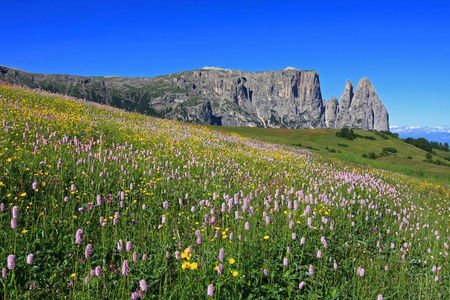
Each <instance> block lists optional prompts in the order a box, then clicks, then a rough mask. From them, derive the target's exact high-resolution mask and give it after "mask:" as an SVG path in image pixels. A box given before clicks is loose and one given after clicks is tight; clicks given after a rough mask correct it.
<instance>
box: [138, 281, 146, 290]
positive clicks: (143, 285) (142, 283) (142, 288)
mask: <svg viewBox="0 0 450 300" xmlns="http://www.w3.org/2000/svg"><path fill="white" fill-rule="evenodd" d="M139 286H140V287H141V291H142V292H145V291H147V282H145V280H144V279H142V280H139Z"/></svg>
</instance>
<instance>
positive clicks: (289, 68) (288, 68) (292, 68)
mask: <svg viewBox="0 0 450 300" xmlns="http://www.w3.org/2000/svg"><path fill="white" fill-rule="evenodd" d="M285 70H298V69H297V68H294V67H290V66H289V67H287V68H286V69H285Z"/></svg>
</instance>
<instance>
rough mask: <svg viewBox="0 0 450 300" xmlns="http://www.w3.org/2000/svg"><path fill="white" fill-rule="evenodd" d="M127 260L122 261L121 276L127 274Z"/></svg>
mask: <svg viewBox="0 0 450 300" xmlns="http://www.w3.org/2000/svg"><path fill="white" fill-rule="evenodd" d="M128 271H129V269H128V260H124V261H123V263H122V275H123V276H128Z"/></svg>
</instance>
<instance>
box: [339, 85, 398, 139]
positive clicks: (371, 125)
mask: <svg viewBox="0 0 450 300" xmlns="http://www.w3.org/2000/svg"><path fill="white" fill-rule="evenodd" d="M335 127H336V128H343V127H348V128H357V129H365V130H367V129H374V130H389V115H388V112H387V110H386V108H385V107H384V105H383V102H381V100H380V98H379V97H378V95H377V92H376V91H375V88H374V87H373V85H372V84H371V83H370V81H369V79H367V78H363V79H361V80H360V81H359V83H358V86H357V87H356V89H355V93H353V85H352V83H351V82H350V80H347V84H346V85H345V90H344V92H343V93H342V96H341V101H340V103H339V105H338V108H337V114H336V122H335Z"/></svg>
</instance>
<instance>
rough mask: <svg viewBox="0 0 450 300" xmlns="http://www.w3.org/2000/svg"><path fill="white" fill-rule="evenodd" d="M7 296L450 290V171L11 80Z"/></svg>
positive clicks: (1, 162) (4, 86) (6, 111)
mask: <svg viewBox="0 0 450 300" xmlns="http://www.w3.org/2000/svg"><path fill="white" fill-rule="evenodd" d="M0 102H1V105H0V114H1V120H2V124H1V127H0V168H1V170H0V202H1V207H0V208H1V209H0V210H1V211H0V269H2V276H1V278H0V298H3V299H69V298H70V299H130V298H131V299H138V298H141V299H199V298H200V299H449V297H450V291H449V286H450V262H449V256H448V251H449V249H448V248H449V245H448V243H450V234H449V222H450V203H449V200H450V190H449V188H448V186H447V185H445V184H442V185H440V184H438V183H430V182H427V181H423V180H419V179H417V178H414V177H408V176H405V175H402V174H399V173H393V172H389V171H385V170H381V169H375V168H372V167H367V166H361V165H357V164H352V163H350V162H344V161H340V160H338V158H337V157H334V156H331V155H325V154H323V155H322V154H319V153H315V152H313V151H312V150H308V149H302V148H300V147H294V146H288V145H279V144H274V143H268V142H263V141H259V140H256V139H250V138H246V137H243V136H241V135H238V134H235V133H226V132H225V133H220V132H219V131H215V130H213V129H211V128H208V127H206V126H203V125H195V124H188V123H182V122H179V121H175V120H174V121H172V120H164V119H159V118H154V117H151V116H144V115H140V114H137V113H132V112H126V111H125V110H121V109H118V108H113V107H109V106H105V105H101V104H98V103H94V102H89V101H86V100H80V99H76V98H72V97H68V96H61V95H58V94H52V93H49V92H45V91H42V90H32V89H29V88H25V87H20V86H16V85H11V84H9V83H6V82H0Z"/></svg>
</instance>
